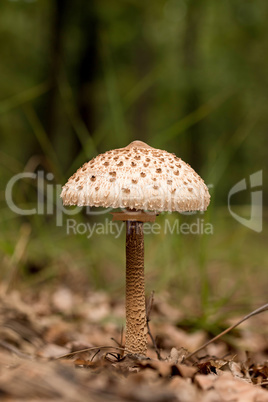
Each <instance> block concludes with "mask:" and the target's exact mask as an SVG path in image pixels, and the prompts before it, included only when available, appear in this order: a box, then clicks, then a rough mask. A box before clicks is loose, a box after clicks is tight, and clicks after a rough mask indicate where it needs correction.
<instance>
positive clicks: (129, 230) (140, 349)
mask: <svg viewBox="0 0 268 402" xmlns="http://www.w3.org/2000/svg"><path fill="white" fill-rule="evenodd" d="M125 348H126V353H132V354H140V355H146V352H147V324H146V306H145V289H144V236H143V222H136V221H126V344H125Z"/></svg>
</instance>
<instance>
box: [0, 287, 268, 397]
mask: <svg viewBox="0 0 268 402" xmlns="http://www.w3.org/2000/svg"><path fill="white" fill-rule="evenodd" d="M0 290H1V289H0ZM159 304H161V307H160V306H159ZM156 306H157V307H156V308H154V296H153V295H151V297H150V298H149V300H148V303H147V325H148V333H149V351H148V357H143V356H139V355H128V354H126V355H124V333H123V331H122V322H123V319H124V302H123V301H121V300H119V301H118V300H113V299H112V297H111V296H109V295H108V294H106V293H104V292H88V293H87V294H80V293H79V292H78V291H77V290H73V289H72V288H71V287H68V286H66V285H64V286H63V285H57V286H56V287H55V288H53V289H50V290H48V289H46V290H42V291H39V292H37V291H34V290H32V291H29V290H27V295H26V296H25V292H23V291H19V290H13V291H11V292H9V293H8V294H6V293H5V292H1V296H0V398H1V400H3V401H5V400H6V401H22V400H25V401H38V400H40V401H42V400H43V401H45V400H48V399H49V400H55V401H93V402H95V401H96V402H98V401H103V400H105V401H106V400H109V401H119V402H120V401H129V400H130V401H141V402H147V401H148V402H151V401H152V402H158V401H159V402H162V401H163V402H164V401H171V402H173V401H174V402H176V401H178V402H190V401H200V402H218V401H219V402H220V401H232V402H233V401H234V402H268V359H267V353H268V345H267V336H268V335H267V332H266V334H265V331H263V332H261V333H260V332H258V333H255V332H254V331H251V330H250V328H251V327H252V326H248V327H247V328H246V330H245V329H243V330H241V331H239V335H238V334H236V340H240V341H241V344H242V345H244V349H242V350H241V349H240V348H239V347H236V346H234V345H235V342H232V341H230V342H229V341H228V340H227V338H220V339H216V340H215V342H213V343H208V334H207V333H206V332H205V331H204V330H199V331H196V332H195V333H191V332H190V331H188V332H186V331H184V330H182V329H181V328H179V325H178V322H179V319H180V318H181V317H182V313H181V311H180V310H179V309H176V308H175V307H174V306H170V305H169V303H168V302H167V301H165V300H164V299H163V298H161V302H159V301H156ZM264 310H265V309H263V311H264ZM170 312H172V315H173V317H174V316H175V317H176V319H175V320H174V319H173V320H172V319H171V317H170ZM265 316H266V314H263V315H262V318H261V319H260V318H259V317H261V316H258V317H257V316H256V317H255V318H253V319H252V320H255V321H254V325H255V326H260V325H261V326H263V327H265V325H266V328H267V317H265ZM242 320H243V319H242ZM234 326H235V325H233V327H234ZM243 328H244V327H243ZM255 336H256V337H257V339H258V340H259V342H255V341H254V337H255ZM244 337H245V339H244ZM218 338H219V337H218ZM250 340H251V342H252V343H253V345H255V346H254V347H255V349H254V350H252V349H250ZM238 344H239V342H238ZM247 345H249V350H250V351H249V352H245V351H246V348H245V346H247Z"/></svg>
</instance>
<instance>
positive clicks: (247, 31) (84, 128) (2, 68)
mask: <svg viewBox="0 0 268 402" xmlns="http://www.w3.org/2000/svg"><path fill="white" fill-rule="evenodd" d="M267 13H268V3H267V2H265V1H262V0H254V1H252V0H232V1H223V2H219V1H215V0H200V1H194V0H156V1H154V2H141V1H136V0H135V1H134V0H125V1H120V0H117V1H114V0H98V1H97V0H95V1H94V0H91V1H86V0H78V1H70V0H12V1H11V0H2V1H1V3H0V43H1V63H0V132H1V137H0V141H1V147H0V164H1V174H0V182H1V194H0V196H1V199H0V202H1V235H0V236H1V237H0V240H1V242H0V246H1V255H2V257H3V260H2V261H3V263H2V269H1V279H2V281H3V282H4V283H7V284H8V286H9V287H10V288H12V287H16V286H19V285H20V286H25V289H27V287H29V286H32V287H34V286H38V285H42V286H44V284H47V286H49V284H52V283H54V282H55V281H57V280H59V278H61V280H62V281H63V282H64V275H66V276H67V273H68V270H77V272H78V273H81V272H84V273H85V274H86V275H87V278H88V286H89V287H90V288H92V289H104V290H107V291H108V290H109V291H110V292H111V293H112V294H113V295H114V296H118V297H121V298H123V296H124V274H123V272H124V235H123V234H122V235H121V236H120V238H118V239H115V238H114V237H113V236H111V235H110V236H109V235H103V236H100V235H98V236H93V237H92V238H91V239H87V238H86V236H83V235H76V236H75V235H69V236H68V235H67V234H66V226H65V224H66V219H67V218H68V216H67V217H66V216H64V218H63V225H62V226H56V210H57V208H60V203H61V201H60V200H59V187H58V188H57V187H56V185H58V184H64V183H65V182H66V180H67V179H68V178H69V176H71V175H72V174H73V173H74V171H75V170H76V169H77V168H79V167H80V166H81V165H82V164H83V163H84V162H85V161H87V160H89V159H91V158H92V157H94V156H95V155H97V154H98V153H101V152H105V151H107V150H109V149H112V148H117V147H123V146H126V145H127V144H128V143H129V142H131V141H133V140H135V139H140V140H143V141H145V142H147V143H149V144H150V145H151V146H154V147H159V148H163V149H166V150H167V151H170V152H174V153H176V154H177V156H180V157H181V158H182V159H183V160H184V161H186V162H188V163H189V164H190V165H191V166H192V167H193V168H194V169H195V170H196V171H197V172H198V173H199V174H200V175H201V176H202V178H203V179H204V180H205V182H206V183H207V184H209V185H211V188H210V192H211V195H212V201H211V206H210V207H209V209H208V212H206V213H205V214H204V215H194V216H184V215H182V216H181V215H178V214H172V215H163V216H160V217H159V218H158V221H159V222H160V223H161V222H164V219H169V220H170V222H174V221H175V220H176V219H178V218H179V220H180V222H190V223H191V222H194V221H195V220H196V219H197V217H198V219H204V220H205V221H204V222H210V223H211V224H212V225H213V235H196V234H192V235H182V234H179V235H177V234H167V235H166V236H164V235H153V234H152V235H148V236H146V239H145V242H146V250H145V252H146V264H145V265H146V286H147V292H148V293H149V292H150V290H152V289H154V290H156V291H157V292H159V293H161V292H166V293H167V294H168V295H169V297H170V298H171V299H172V301H173V302H174V303H177V304H178V303H179V304H180V305H181V306H182V308H183V309H184V310H185V311H186V312H187V315H188V316H191V315H193V316H197V315H198V316H200V317H202V319H204V322H207V321H208V320H209V319H210V318H211V317H212V316H215V314H216V315H217V314H219V312H223V313H226V311H227V310H228V311H229V310H232V311H235V312H237V311H240V310H241V309H242V310H243V311H244V310H245V311H248V309H249V308H251V307H257V306H259V305H260V304H264V303H265V302H267V300H265V296H267V285H268V283H267V261H268V259H267V253H266V248H267V224H266V222H267V210H266V208H265V205H266V203H267V199H268V198H267V190H268V188H267V181H266V174H267V145H268V137H267V127H268V113H267V110H266V109H267V96H268V75H267V71H268V57H267V48H268V26H267ZM259 170H262V171H263V186H262V190H263V201H264V208H263V230H262V232H260V233H257V232H255V231H253V230H251V229H249V228H247V227H245V226H243V225H241V224H240V223H239V222H237V221H236V220H235V219H234V218H233V217H232V216H231V215H230V213H229V211H228V206H227V199H228V193H229V191H230V189H231V188H232V187H233V186H234V185H235V184H236V183H237V182H239V181H240V180H242V179H244V178H245V179H246V182H247V184H249V175H250V174H252V173H255V172H257V171H259ZM25 171H27V172H37V171H44V172H45V173H49V172H51V173H53V178H52V179H51V177H49V178H47V180H46V185H49V186H50V192H48V191H47V188H45V189H44V200H45V202H47V200H49V201H50V202H53V204H52V209H53V211H52V213H51V214H50V215H47V214H39V215H38V214H33V215H30V216H20V215H18V214H16V213H14V212H13V211H11V210H10V208H9V207H8V205H7V202H6V196H5V189H6V185H7V183H8V182H9V180H10V179H11V178H12V177H13V176H14V175H16V174H18V173H20V172H25ZM40 191H41V190H40V189H39V194H40ZM12 195H13V200H14V202H15V204H16V205H18V206H19V207H20V208H35V207H36V205H37V201H38V198H37V197H38V195H37V182H36V180H33V179H23V180H19V181H18V182H17V183H16V184H15V186H14V191H13V194H12ZM232 202H233V204H235V205H232V208H233V210H235V211H236V213H238V214H239V215H241V216H243V217H244V218H247V219H249V217H250V208H249V203H250V191H249V190H248V191H243V192H241V193H240V194H237V195H235V196H234V197H233V198H232ZM107 217H108V218H109V217H110V215H106V216H105V218H107ZM75 218H76V219H77V221H79V222H89V223H90V222H91V223H92V222H99V221H101V220H102V219H104V218H103V217H98V216H95V217H93V218H92V217H90V216H87V215H86V214H85V213H82V212H81V213H80V214H79V215H76V216H75ZM77 275H78V274H77ZM53 281H54V282H53ZM83 286H85V283H84V282H83ZM83 286H82V285H81V289H82V287H83Z"/></svg>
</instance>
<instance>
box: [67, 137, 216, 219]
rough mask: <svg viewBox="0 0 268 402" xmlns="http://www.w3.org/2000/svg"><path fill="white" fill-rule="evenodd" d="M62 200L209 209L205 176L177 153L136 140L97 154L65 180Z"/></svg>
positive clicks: (132, 206)
mask: <svg viewBox="0 0 268 402" xmlns="http://www.w3.org/2000/svg"><path fill="white" fill-rule="evenodd" d="M61 197H62V200H63V203H64V205H78V206H86V205H87V206H96V207H112V208H130V209H136V210H152V211H159V212H161V211H178V212H184V211H197V210H199V211H205V210H206V209H207V207H208V205H209V202H210V195H209V192H208V189H207V186H206V185H205V183H204V181H203V180H202V179H201V177H200V176H199V175H198V174H197V173H196V172H195V171H194V170H193V169H192V168H191V166H189V165H188V164H187V163H185V162H183V161H182V160H181V159H180V158H178V157H177V156H176V155H174V154H172V153H169V152H167V151H162V150H160V149H156V148H152V147H150V146H149V145H147V144H145V143H144V142H142V141H133V142H131V143H130V144H129V145H128V146H126V147H125V148H119V149H114V150H112V151H108V152H105V153H104V154H100V155H98V156H97V157H96V158H94V159H92V160H91V161H89V162H87V163H85V164H84V165H83V166H82V167H81V168H80V169H78V170H77V172H76V173H75V174H74V175H73V176H71V177H70V179H69V180H68V182H67V183H66V184H65V186H63V188H62V192H61Z"/></svg>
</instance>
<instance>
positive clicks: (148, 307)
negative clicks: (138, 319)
mask: <svg viewBox="0 0 268 402" xmlns="http://www.w3.org/2000/svg"><path fill="white" fill-rule="evenodd" d="M153 304H154V291H152V292H151V294H150V298H149V300H148V302H147V303H146V325H147V330H148V334H149V336H150V338H151V341H152V343H153V347H154V350H155V353H156V355H157V357H158V360H162V357H161V354H160V350H159V349H158V347H157V344H156V342H155V339H154V337H153V335H152V333H151V329H150V325H149V322H150V315H151V311H152V308H153Z"/></svg>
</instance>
